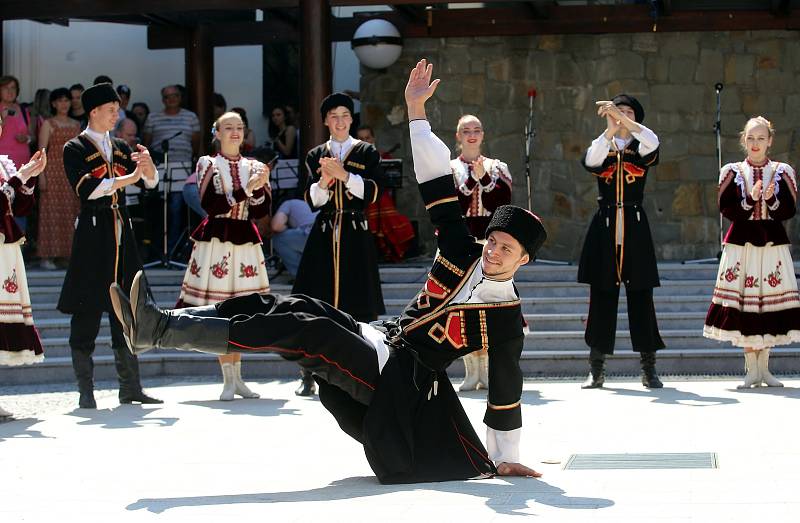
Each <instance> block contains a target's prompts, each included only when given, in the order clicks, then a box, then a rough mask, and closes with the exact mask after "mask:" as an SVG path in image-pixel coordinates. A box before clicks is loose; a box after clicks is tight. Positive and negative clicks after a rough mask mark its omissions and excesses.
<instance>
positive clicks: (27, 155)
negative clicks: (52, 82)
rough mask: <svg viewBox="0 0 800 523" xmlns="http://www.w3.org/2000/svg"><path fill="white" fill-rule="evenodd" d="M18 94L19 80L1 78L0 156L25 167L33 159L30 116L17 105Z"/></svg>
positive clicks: (11, 77)
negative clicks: (1, 124) (0, 122)
mask: <svg viewBox="0 0 800 523" xmlns="http://www.w3.org/2000/svg"><path fill="white" fill-rule="evenodd" d="M18 94H19V80H17V79H16V78H15V77H13V76H3V77H0V117H2V118H3V134H2V136H0V154H5V155H6V156H8V157H9V158H10V159H11V161H12V162H14V164H15V165H25V164H26V163H28V160H30V159H31V151H30V149H29V147H28V144H30V142H31V135H30V129H29V127H28V122H29V121H30V114H29V112H28V111H27V110H24V109H23V108H22V107H21V106H20V104H19V103H17V95H18Z"/></svg>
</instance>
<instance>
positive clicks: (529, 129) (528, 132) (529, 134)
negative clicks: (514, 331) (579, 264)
mask: <svg viewBox="0 0 800 523" xmlns="http://www.w3.org/2000/svg"><path fill="white" fill-rule="evenodd" d="M535 98H536V89H531V90H529V91H528V121H527V123H525V183H526V184H527V189H528V210H529V211H531V212H533V196H532V195H533V183H532V182H531V149H532V148H533V139H534V138H535V137H536V129H534V127H533V100H534V99H535ZM536 261H537V262H538V263H543V264H545V265H571V263H570V262H567V261H561V260H543V259H541V258H538V259H537V260H536Z"/></svg>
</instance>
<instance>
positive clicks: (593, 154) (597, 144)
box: [586, 133, 611, 167]
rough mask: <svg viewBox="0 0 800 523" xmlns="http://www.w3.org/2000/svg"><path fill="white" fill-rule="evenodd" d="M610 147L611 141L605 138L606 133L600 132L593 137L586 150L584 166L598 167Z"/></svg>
mask: <svg viewBox="0 0 800 523" xmlns="http://www.w3.org/2000/svg"><path fill="white" fill-rule="evenodd" d="M610 149H611V142H609V141H608V140H607V139H606V134H605V133H602V134H601V135H600V136H598V137H597V138H595V140H594V141H593V142H592V145H590V146H589V149H588V150H587V151H586V167H600V166H601V165H603V162H604V161H605V160H606V157H607V156H608V151H609V150H610Z"/></svg>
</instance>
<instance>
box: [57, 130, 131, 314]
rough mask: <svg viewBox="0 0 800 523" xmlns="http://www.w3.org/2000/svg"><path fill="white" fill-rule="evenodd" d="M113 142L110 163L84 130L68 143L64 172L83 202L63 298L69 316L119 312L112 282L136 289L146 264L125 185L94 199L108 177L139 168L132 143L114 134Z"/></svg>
mask: <svg viewBox="0 0 800 523" xmlns="http://www.w3.org/2000/svg"><path fill="white" fill-rule="evenodd" d="M112 146H113V155H112V158H111V159H110V161H107V159H106V158H105V157H104V156H103V154H102V153H101V152H100V150H99V149H98V148H97V146H96V145H95V144H94V142H92V140H91V139H89V138H88V137H86V136H85V135H83V134H81V135H79V136H78V137H76V138H73V139H72V140H70V141H69V142H67V143H66V144H65V145H64V170H65V172H66V174H67V179H68V180H69V183H70V185H72V187H73V189H74V190H75V192H76V194H77V195H78V198H79V199H80V201H81V210H80V213H79V214H78V218H77V220H76V227H75V235H74V237H73V240H72V256H71V258H70V260H69V267H68V268H67V274H66V276H65V278H64V285H63V287H62V288H61V296H60V297H59V299H58V310H59V311H61V312H63V313H66V314H74V313H76V312H79V311H88V310H95V311H96V310H102V311H105V312H108V313H113V309H112V308H111V300H110V297H109V294H108V288H109V286H110V285H111V284H112V283H114V282H116V283H118V284H119V285H121V286H122V287H123V288H124V289H125V290H126V292H127V291H130V287H131V283H132V282H133V276H134V275H135V274H136V272H137V271H139V270H140V269H141V268H142V262H141V260H140V258H139V254H138V252H137V250H136V241H135V239H134V235H133V228H132V227H131V220H130V216H129V214H128V210H127V208H126V207H125V194H124V189H120V190H118V191H116V192H114V193H112V194H110V195H108V196H103V197H101V198H97V199H94V200H90V199H89V195H91V194H92V192H93V191H94V190H95V189H96V188H97V186H98V185H100V183H101V182H102V181H103V180H107V179H113V178H118V177H120V176H125V175H128V174H130V173H132V172H133V171H134V170H135V169H136V162H134V161H133V160H132V159H131V149H130V147H128V144H126V143H125V142H124V141H123V140H120V139H118V138H112ZM65 219H72V218H66V217H65Z"/></svg>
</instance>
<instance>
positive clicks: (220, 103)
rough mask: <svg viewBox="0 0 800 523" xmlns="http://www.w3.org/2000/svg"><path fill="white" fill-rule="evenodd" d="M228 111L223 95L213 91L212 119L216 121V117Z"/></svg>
mask: <svg viewBox="0 0 800 523" xmlns="http://www.w3.org/2000/svg"><path fill="white" fill-rule="evenodd" d="M226 112H228V102H226V101H225V97H224V96H222V95H221V94H219V93H214V121H215V122H216V121H217V118H219V117H220V116H222V115H223V114H225V113H226Z"/></svg>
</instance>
